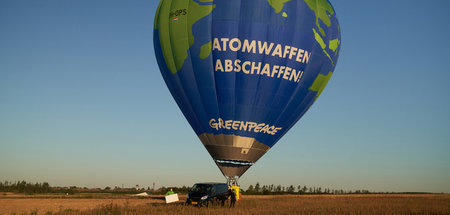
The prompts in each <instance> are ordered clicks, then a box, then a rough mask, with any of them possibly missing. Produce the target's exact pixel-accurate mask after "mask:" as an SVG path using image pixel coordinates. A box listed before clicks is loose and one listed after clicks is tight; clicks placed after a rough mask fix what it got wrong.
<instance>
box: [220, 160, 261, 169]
mask: <svg viewBox="0 0 450 215" xmlns="http://www.w3.org/2000/svg"><path fill="white" fill-rule="evenodd" d="M214 161H215V162H217V163H218V164H220V165H221V166H228V167H241V166H251V165H253V164H255V163H253V162H249V161H240V160H220V159H214Z"/></svg>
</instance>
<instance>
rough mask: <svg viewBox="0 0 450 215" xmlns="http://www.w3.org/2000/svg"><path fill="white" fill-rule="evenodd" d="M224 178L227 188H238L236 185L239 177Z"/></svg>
mask: <svg viewBox="0 0 450 215" xmlns="http://www.w3.org/2000/svg"><path fill="white" fill-rule="evenodd" d="M225 178H226V179H227V184H228V186H239V184H238V179H239V176H232V177H230V176H225Z"/></svg>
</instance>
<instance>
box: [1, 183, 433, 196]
mask: <svg viewBox="0 0 450 215" xmlns="http://www.w3.org/2000/svg"><path fill="white" fill-rule="evenodd" d="M136 187H138V185H136ZM170 189H173V191H174V192H175V193H188V192H189V190H190V189H191V187H189V186H182V187H160V188H158V189H151V188H150V187H147V188H120V187H115V188H111V187H105V188H103V189H102V188H87V187H83V188H82V187H76V186H70V187H52V186H50V184H49V183H47V182H43V183H28V182H26V181H23V180H22V181H16V182H9V181H5V182H0V192H12V193H25V194H34V193H66V194H75V193H112V194H137V193H141V192H147V193H149V194H154V195H158V194H165V193H166V192H167V191H169V190H170ZM241 193H243V194H244V195H284V194H295V195H309V194H330V195H332V194H334V195H337V194H387V193H394V192H371V191H369V190H354V191H352V190H343V189H329V188H322V187H307V186H306V185H303V186H302V185H297V186H294V185H290V186H282V185H274V184H271V185H261V184H260V183H259V182H257V183H256V184H255V185H250V186H249V187H248V189H247V190H244V189H242V187H241ZM396 193H398V192H396ZM402 193H412V192H402ZM414 193H424V192H414Z"/></svg>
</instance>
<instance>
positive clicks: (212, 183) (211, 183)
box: [195, 182, 226, 185]
mask: <svg viewBox="0 0 450 215" xmlns="http://www.w3.org/2000/svg"><path fill="white" fill-rule="evenodd" d="M195 184H205V185H206V184H207V185H218V184H225V185H226V183H218V182H201V183H195Z"/></svg>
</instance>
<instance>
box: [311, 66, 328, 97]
mask: <svg viewBox="0 0 450 215" xmlns="http://www.w3.org/2000/svg"><path fill="white" fill-rule="evenodd" d="M331 75H333V73H332V72H329V73H328V74H327V75H322V74H319V75H318V76H317V77H316V79H315V80H314V82H313V84H312V85H311V87H309V89H308V90H311V91H314V92H317V95H316V99H317V98H318V97H319V96H320V94H321V93H322V91H323V89H324V88H325V86H327V83H328V81H329V80H330V78H331Z"/></svg>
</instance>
